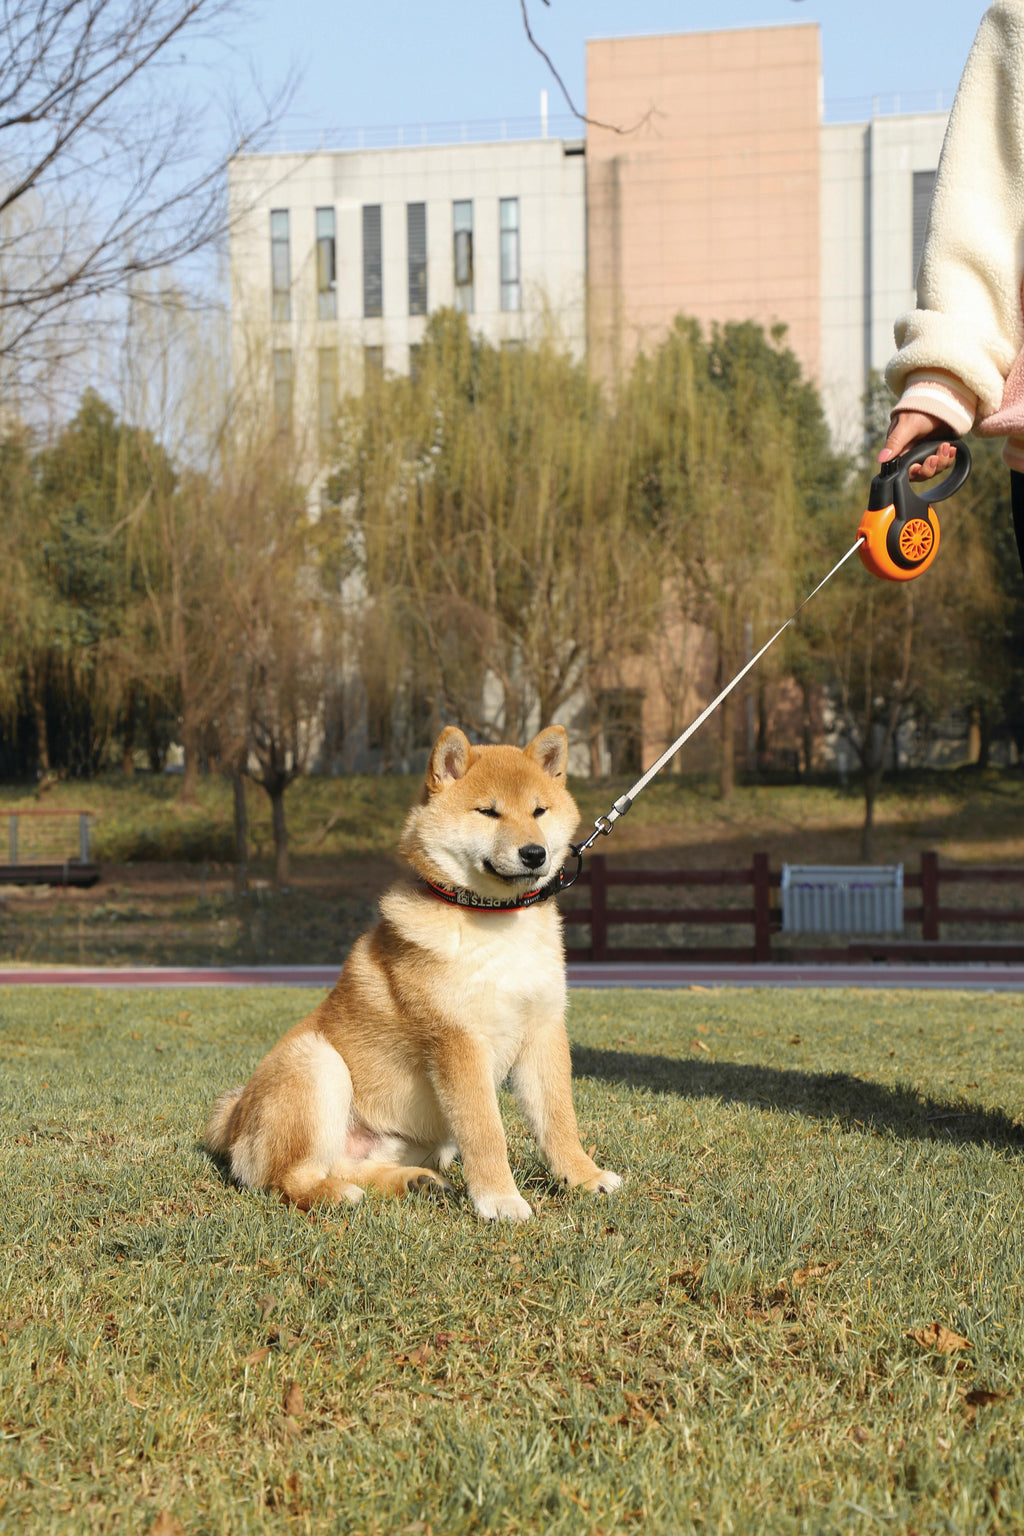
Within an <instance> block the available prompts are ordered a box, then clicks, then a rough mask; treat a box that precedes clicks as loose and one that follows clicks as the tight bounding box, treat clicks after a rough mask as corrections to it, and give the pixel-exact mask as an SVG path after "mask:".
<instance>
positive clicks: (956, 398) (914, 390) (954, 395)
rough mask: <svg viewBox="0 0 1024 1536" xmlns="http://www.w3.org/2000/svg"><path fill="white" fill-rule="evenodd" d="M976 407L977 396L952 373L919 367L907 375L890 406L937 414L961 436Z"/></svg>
mask: <svg viewBox="0 0 1024 1536" xmlns="http://www.w3.org/2000/svg"><path fill="white" fill-rule="evenodd" d="M977 410H978V397H977V395H975V394H974V393H973V392H972V391H971V390H969V389H968V388H967V386H966V385H965V384H961V383H960V380H959V379H955V378H954V377H953V375H952V374H949V373H941V372H938V371H936V372H934V373H933V372H931V371H930V370H929V369H925V368H922V369H918V370H916V371H915V372H914V373H908V374H907V380H906V383H905V385H904V387H903V393H902V395H901V396H900V398H899V400H898V401H897V402H896V404H895V405H894V406H893V414H895V413H896V412H897V411H924V412H926V413H927V414H928V415H929V416H938V418H939V420H940V421H944V422H946V424H947V425H948V426H949V427H951V428H952V430H953V432H954V433H955V434H956V436H957V437H962V436H963V435H964V433H965V432H969V431H970V430H971V428H972V427H973V425H974V418H975V416H976V414H977Z"/></svg>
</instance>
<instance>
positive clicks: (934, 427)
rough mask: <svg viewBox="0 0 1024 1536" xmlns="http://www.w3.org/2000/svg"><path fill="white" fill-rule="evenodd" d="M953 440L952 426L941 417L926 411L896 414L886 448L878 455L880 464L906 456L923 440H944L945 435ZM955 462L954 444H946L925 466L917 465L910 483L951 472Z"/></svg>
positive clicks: (891, 421)
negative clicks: (940, 438)
mask: <svg viewBox="0 0 1024 1536" xmlns="http://www.w3.org/2000/svg"><path fill="white" fill-rule="evenodd" d="M947 432H948V433H949V435H950V437H953V436H954V435H955V434H954V433H953V432H952V431H951V429H950V426H949V423H948V422H945V421H943V420H942V419H941V418H940V417H938V416H932V415H930V414H929V413H928V412H927V411H894V412H893V414H892V416H891V418H890V420H889V436H888V437H887V438H886V440H885V447H884V448H883V449H882V451H881V453H880V454H879V455H878V462H879V464H885V463H887V462H888V461H889V459H895V458H898V457H899V455H900V454H901V453H906V452H907V450H908V449H909V448H913V446H914V444H915V443H919V442H921V441H922V439H924V438H929V437H942V436H944V435H945V434H946V433H947ZM955 458H956V449H955V448H954V446H953V444H952V443H943V444H942V445H941V446H940V447H939V448H938V449H937V450H936V452H935V453H930V454H929V455H928V457H927V458H926V459H925V461H924V463H923V464H915V465H914V466H913V467H912V469H911V471H910V478H911V480H933V479H934V478H935V476H936V475H940V474H941V473H942V471H943V470H944V469H949V467H950V466H951V464H952V463H953V461H954V459H955Z"/></svg>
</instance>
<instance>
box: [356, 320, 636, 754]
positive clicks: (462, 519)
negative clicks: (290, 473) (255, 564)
mask: <svg viewBox="0 0 1024 1536" xmlns="http://www.w3.org/2000/svg"><path fill="white" fill-rule="evenodd" d="M331 484H332V491H333V494H334V498H335V500H336V502H337V504H338V506H339V507H340V508H341V509H342V510H341V517H342V519H343V524H344V527H345V528H346V530H347V532H348V534H349V535H351V532H352V530H355V531H356V535H357V538H358V541H359V545H360V549H361V558H362V560H363V562H364V569H365V584H366V586H365V590H366V599H367V608H368V613H367V615H366V616H365V623H366V628H365V631H364V632H365V633H366V635H367V636H368V638H369V649H370V651H371V654H370V655H369V657H368V658H367V661H368V663H369V664H368V665H366V666H364V675H366V676H367V677H368V678H369V679H371V680H372V681H373V682H374V683H375V685H376V686H377V687H379V688H380V689H381V690H382V692H383V694H384V697H383V699H382V700H381V705H380V707H381V708H382V709H383V710H384V711H386V710H387V709H388V708H390V706H391V702H392V701H393V700H394V699H395V698H396V696H398V695H399V692H400V689H401V688H402V687H404V688H405V689H406V690H407V693H411V694H412V695H415V697H416V698H418V699H419V700H420V701H422V702H423V704H425V705H426V709H425V711H424V712H425V713H428V714H430V713H432V714H433V717H434V718H433V719H432V720H431V721H430V728H431V729H433V728H434V726H436V724H437V723H438V720H439V719H441V718H444V719H449V720H456V721H458V722H459V723H460V724H462V725H463V726H464V727H466V728H467V729H471V730H473V731H475V732H476V733H477V734H478V735H480V736H481V737H483V738H485V739H494V738H496V737H498V736H504V737H512V738H517V737H522V736H524V735H525V734H526V733H527V732H529V731H530V730H532V729H533V728H534V726H535V723H536V722H537V721H538V720H539V721H541V722H546V721H549V720H551V719H552V718H554V717H555V715H556V714H557V713H558V712H559V711H563V712H565V711H566V710H569V709H574V708H575V709H577V711H579V707H580V706H581V704H582V701H583V698H584V695H585V692H586V687H587V679H588V668H589V667H590V666H591V665H592V661H593V657H594V655H595V654H596V653H600V652H602V651H603V650H604V648H605V647H606V646H607V645H608V643H609V634H610V632H611V630H612V629H613V628H614V629H615V630H616V631H617V632H618V634H619V635H620V637H621V638H622V639H623V642H624V643H628V644H630V645H635V644H636V643H637V642H638V640H639V634H638V626H639V625H641V623H642V615H643V611H644V608H643V603H642V601H641V598H642V594H643V591H644V589H645V586H647V585H649V575H650V567H649V562H648V561H647V559H646V552H645V550H644V548H643V545H642V541H638V540H637V538H636V536H635V530H633V529H632V528H631V527H630V525H629V522H628V506H627V504H626V501H625V499H624V497H623V496H622V494H621V491H622V484H621V480H620V479H617V477H616V475H615V474H614V444H613V431H612V425H611V408H610V406H609V404H608V402H607V401H606V400H605V399H604V398H603V396H602V395H601V393H600V391H599V390H598V388H597V387H596V386H595V384H594V383H593V382H592V381H591V380H590V378H589V376H588V374H587V370H586V368H585V366H584V365H582V364H580V363H576V362H574V361H573V360H572V359H571V358H570V357H569V356H568V355H566V354H565V353H564V352H563V351H562V350H561V349H560V348H559V346H558V345H557V342H556V341H555V340H554V339H547V340H543V341H541V342H540V343H539V344H537V345H535V346H529V347H525V346H524V347H522V348H517V349H515V350H510V349H509V350H504V349H503V350H499V349H497V348H494V347H492V346H490V345H489V344H487V343H486V342H484V341H481V340H479V339H476V338H474V337H472V336H471V334H470V331H469V328H468V326H467V324H466V321H465V319H464V317H463V316H461V315H455V314H452V313H446V312H441V313H439V314H437V315H435V316H434V317H433V318H432V319H431V321H430V324H429V326H428V328H427V333H426V336H425V339H424V343H423V345H422V347H421V348H420V350H419V353H418V356H417V360H416V368H415V373H414V376H413V377H412V378H410V379H397V378H395V379H392V378H384V379H380V380H376V381H374V382H373V383H372V384H371V387H369V388H368V389H367V391H366V392H365V393H364V395H363V396H362V397H361V398H359V399H353V400H350V401H348V402H347V404H346V405H345V407H344V408H343V412H342V417H341V423H340V432H339V453H338V462H337V467H336V473H335V475H334V477H333V479H332V482H331ZM373 615H376V619H374V618H373ZM385 633H386V634H387V637H388V639H387V647H386V654H384V653H382V651H381V648H380V637H381V636H382V635H383V634H385ZM403 679H404V681H403Z"/></svg>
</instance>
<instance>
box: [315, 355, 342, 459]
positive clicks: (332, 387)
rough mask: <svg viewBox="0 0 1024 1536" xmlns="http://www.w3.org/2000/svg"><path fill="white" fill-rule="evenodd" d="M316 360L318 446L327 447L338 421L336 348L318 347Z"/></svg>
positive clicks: (332, 437)
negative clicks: (318, 423) (318, 422)
mask: <svg viewBox="0 0 1024 1536" xmlns="http://www.w3.org/2000/svg"><path fill="white" fill-rule="evenodd" d="M316 362H317V406H318V411H319V421H320V446H321V448H328V447H329V446H330V444H331V442H332V441H333V439H334V431H335V427H336V426H337V422H338V349H337V347H320V348H319V349H318V350H317V355H316Z"/></svg>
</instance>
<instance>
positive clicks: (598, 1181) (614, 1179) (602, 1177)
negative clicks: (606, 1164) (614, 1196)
mask: <svg viewBox="0 0 1024 1536" xmlns="http://www.w3.org/2000/svg"><path fill="white" fill-rule="evenodd" d="M621 1184H622V1177H621V1175H620V1174H617V1173H612V1171H611V1169H610V1168H601V1169H599V1170H598V1172H597V1173H595V1174H594V1176H593V1178H592V1179H584V1180H583V1183H582V1184H580V1186H579V1188H580V1189H586V1190H589V1192H590V1194H592V1195H610V1194H611V1192H612V1190H613V1189H618V1188H619V1187H620V1185H621Z"/></svg>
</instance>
